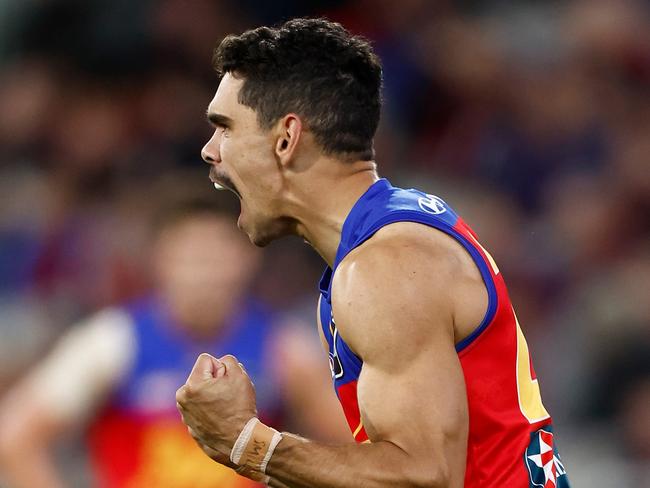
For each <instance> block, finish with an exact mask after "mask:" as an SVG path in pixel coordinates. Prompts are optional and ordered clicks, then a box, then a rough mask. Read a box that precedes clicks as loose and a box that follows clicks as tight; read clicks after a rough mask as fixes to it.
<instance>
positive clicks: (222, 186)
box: [210, 166, 241, 199]
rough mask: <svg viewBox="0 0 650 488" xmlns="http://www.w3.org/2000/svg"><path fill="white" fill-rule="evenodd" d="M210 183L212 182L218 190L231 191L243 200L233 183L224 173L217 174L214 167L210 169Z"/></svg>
mask: <svg viewBox="0 0 650 488" xmlns="http://www.w3.org/2000/svg"><path fill="white" fill-rule="evenodd" d="M210 181H212V183H213V184H214V187H215V188H216V189H217V190H230V191H231V192H233V193H234V194H235V195H237V197H238V198H240V199H241V194H240V193H239V190H237V187H236V186H235V184H234V183H233V181H232V180H231V179H230V178H229V177H228V176H226V175H225V174H223V173H220V174H217V170H216V169H215V167H214V166H213V167H212V168H211V169H210Z"/></svg>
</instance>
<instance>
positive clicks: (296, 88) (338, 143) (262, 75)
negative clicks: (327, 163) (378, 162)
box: [214, 18, 382, 160]
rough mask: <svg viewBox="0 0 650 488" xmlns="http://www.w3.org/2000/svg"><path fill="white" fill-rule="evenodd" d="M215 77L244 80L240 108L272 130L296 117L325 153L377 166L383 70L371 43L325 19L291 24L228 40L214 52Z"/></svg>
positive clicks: (253, 30)
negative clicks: (375, 139) (253, 113)
mask: <svg viewBox="0 0 650 488" xmlns="http://www.w3.org/2000/svg"><path fill="white" fill-rule="evenodd" d="M214 67H215V69H216V70H217V73H218V74H219V76H221V77H222V76H223V75H224V74H226V73H231V74H232V75H233V76H235V77H238V78H242V79H243V80H244V83H243V85H242V88H241V90H240V92H239V96H238V100H239V103H241V104H243V105H246V106H248V107H250V108H252V109H253V110H255V111H256V112H257V118H258V122H259V124H260V127H262V128H265V129H269V128H271V126H272V125H273V124H274V123H275V122H277V121H278V120H279V119H280V118H281V117H283V116H284V115H286V114H287V113H290V112H294V113H296V114H298V115H299V116H301V117H302V118H303V119H304V121H305V123H306V125H307V127H308V128H309V129H310V130H311V131H312V132H313V134H314V136H315V138H316V141H317V142H318V143H319V144H320V145H321V146H322V148H323V151H324V152H325V153H327V154H348V155H352V156H354V157H355V158H359V159H367V160H370V159H374V150H373V142H372V140H373V137H374V135H375V132H376V130H377V125H378V124H379V116H380V111H381V86H382V71H381V63H380V61H379V58H378V57H377V55H376V54H375V53H374V52H373V50H372V47H371V46H370V44H369V42H368V41H367V40H365V39H364V38H362V37H359V36H354V35H352V34H350V33H349V32H348V31H347V30H346V29H345V28H344V27H343V26H342V25H341V24H338V23H336V22H331V21H329V20H327V19H323V18H314V19H312V18H298V19H292V20H289V21H287V22H285V23H284V24H281V25H279V26H277V27H258V28H256V29H252V30H248V31H246V32H244V33H242V34H240V35H229V36H228V37H226V38H225V39H224V40H223V41H222V42H221V43H220V44H219V46H218V47H217V49H216V50H215V54H214Z"/></svg>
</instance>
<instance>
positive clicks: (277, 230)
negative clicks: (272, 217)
mask: <svg viewBox="0 0 650 488" xmlns="http://www.w3.org/2000/svg"><path fill="white" fill-rule="evenodd" d="M242 230H243V231H244V232H246V234H247V235H248V238H249V239H250V241H251V242H252V243H253V244H255V245H256V246H257V247H266V246H268V245H269V244H270V243H271V242H273V241H275V240H277V239H280V238H281V237H284V236H286V235H289V234H290V232H287V229H285V228H284V227H283V226H281V225H272V226H270V227H268V228H260V227H259V226H258V227H256V228H254V229H247V228H245V226H242Z"/></svg>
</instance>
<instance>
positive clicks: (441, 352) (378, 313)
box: [332, 241, 468, 479]
mask: <svg viewBox="0 0 650 488" xmlns="http://www.w3.org/2000/svg"><path fill="white" fill-rule="evenodd" d="M407 244H408V243H407ZM342 266H343V267H342V268H341V267H339V270H338V271H337V274H338V273H340V274H338V275H337V276H335V280H337V281H336V283H335V285H336V286H335V287H333V289H334V290H335V291H334V295H333V301H332V304H333V312H334V316H335V317H336V320H337V326H338V328H339V333H340V335H341V337H342V338H344V339H345V341H346V342H347V343H348V345H349V346H350V347H351V349H352V350H353V351H354V352H355V353H356V354H357V355H358V356H359V357H360V358H361V359H362V361H363V366H362V370H361V374H360V376H359V380H358V385H357V394H358V400H359V407H360V410H361V415H362V422H363V424H364V427H365V430H366V433H367V434H368V436H369V438H370V440H371V441H373V442H375V441H388V442H391V443H393V444H395V445H397V446H398V447H400V448H401V449H402V450H404V451H405V452H407V453H408V454H409V455H411V456H414V457H416V458H418V459H422V463H427V462H428V463H430V462H431V460H437V461H438V464H440V465H446V466H448V467H449V468H450V469H452V471H453V473H455V475H454V476H453V478H454V479H458V478H459V477H462V473H463V472H464V463H465V456H466V449H467V431H468V412H467V397H466V391H465V382H464V376H463V372H462V368H461V365H460V360H459V358H458V355H457V353H456V349H455V344H454V318H453V317H454V315H453V303H452V300H451V297H452V292H451V291H450V288H449V287H448V286H445V283H450V282H451V280H452V273H453V269H452V268H451V267H450V266H449V265H448V263H447V261H446V255H444V254H441V255H437V254H436V253H435V250H434V252H431V250H430V249H428V248H425V249H421V248H419V247H418V245H417V244H415V245H413V246H410V247H409V246H408V245H405V244H404V242H403V241H401V242H400V243H399V244H398V245H396V246H388V248H385V247H382V246H381V245H379V246H374V247H372V248H367V249H366V251H364V252H363V253H358V254H357V255H356V256H352V259H351V260H350V261H349V262H348V263H347V264H346V263H345V262H344V263H343V265H342ZM432 276H433V277H435V279H434V280H432V279H431V277H432ZM427 460H428V461H427Z"/></svg>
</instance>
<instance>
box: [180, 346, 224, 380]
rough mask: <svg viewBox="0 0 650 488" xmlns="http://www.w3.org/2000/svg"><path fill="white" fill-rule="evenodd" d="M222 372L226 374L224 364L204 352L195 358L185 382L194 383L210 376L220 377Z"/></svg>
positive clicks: (208, 378)
mask: <svg viewBox="0 0 650 488" xmlns="http://www.w3.org/2000/svg"><path fill="white" fill-rule="evenodd" d="M224 374H226V367H225V365H224V364H223V363H222V362H221V361H219V360H218V359H217V358H215V357H214V356H211V355H210V354H208V353H205V352H204V353H203V354H201V355H199V357H198V358H197V359H196V362H195V363H194V367H193V368H192V372H191V373H190V376H189V377H188V378H187V382H188V383H195V382H200V381H205V380H210V379H212V378H221V377H222V376H223V375H224Z"/></svg>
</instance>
